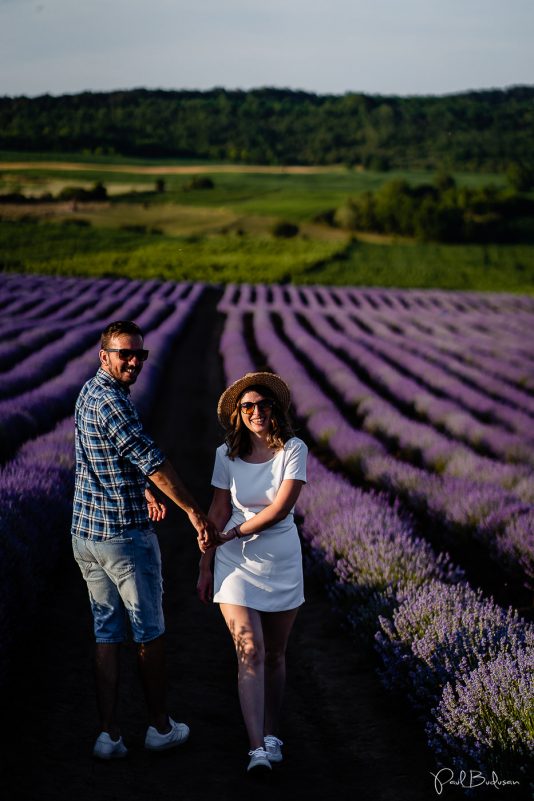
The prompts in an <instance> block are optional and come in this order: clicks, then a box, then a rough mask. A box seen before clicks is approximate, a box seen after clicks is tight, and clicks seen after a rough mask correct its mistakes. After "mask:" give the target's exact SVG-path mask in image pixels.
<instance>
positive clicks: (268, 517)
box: [228, 478, 305, 539]
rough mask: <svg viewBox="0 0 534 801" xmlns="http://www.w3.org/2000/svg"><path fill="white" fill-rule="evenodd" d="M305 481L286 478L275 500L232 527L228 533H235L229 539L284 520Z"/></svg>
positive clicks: (256, 531) (259, 530) (255, 532)
mask: <svg viewBox="0 0 534 801" xmlns="http://www.w3.org/2000/svg"><path fill="white" fill-rule="evenodd" d="M304 483H305V482H304V481H300V480H299V479H296V478H286V479H284V481H282V483H281V484H280V488H279V490H278V492H277V493H276V497H275V499H274V501H273V502H272V503H270V504H269V506H266V507H265V509H262V510H261V512H258V514H257V515H254V517H251V518H250V520H245V522H244V523H241V525H239V526H235V527H234V528H233V529H230V531H229V532H228V534H230V532H233V534H232V535H231V536H229V537H228V539H233V538H234V537H246V536H248V535H250V534H259V533H260V532H261V531H264V530H265V529H266V528H270V527H271V526H273V525H274V524H275V523H278V522H279V521H280V520H283V519H284V518H285V517H287V516H288V514H289V513H290V512H291V510H292V508H293V507H294V505H295V504H296V502H297V499H298V497H299V495H300V491H301V489H302V485H303V484H304Z"/></svg>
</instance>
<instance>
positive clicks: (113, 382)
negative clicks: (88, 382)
mask: <svg viewBox="0 0 534 801" xmlns="http://www.w3.org/2000/svg"><path fill="white" fill-rule="evenodd" d="M96 380H97V381H98V383H99V384H101V385H102V386H105V387H113V388H114V389H119V390H120V391H121V392H124V394H125V395H129V394H130V387H128V386H126V385H125V384H123V383H122V382H121V381H117V379H116V378H113V376H112V375H110V374H109V373H107V372H106V371H105V370H104V369H103V368H102V367H99V368H98V371H97V373H96Z"/></svg>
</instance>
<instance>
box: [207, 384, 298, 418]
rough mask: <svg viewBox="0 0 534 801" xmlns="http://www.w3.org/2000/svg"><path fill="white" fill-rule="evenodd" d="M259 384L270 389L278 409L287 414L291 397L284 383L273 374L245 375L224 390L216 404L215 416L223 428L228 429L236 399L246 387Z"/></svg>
mask: <svg viewBox="0 0 534 801" xmlns="http://www.w3.org/2000/svg"><path fill="white" fill-rule="evenodd" d="M257 384H261V386H263V387H266V388H267V389H270V390H271V392H272V393H273V395H274V397H275V398H276V401H277V403H278V405H279V406H280V408H281V409H282V410H283V411H284V412H287V410H288V409H289V403H290V400H291V396H290V393H289V387H288V386H287V384H286V382H285V381H284V380H283V379H282V378H280V376H279V375H276V374H275V373H246V375H244V376H243V378H239V379H238V380H237V381H234V383H233V384H230V386H229V387H228V388H227V389H225V390H224V392H223V394H222V395H221V397H220V398H219V403H218V404H217V416H218V418H219V423H220V424H221V425H222V427H223V428H228V426H229V424H230V415H231V414H232V412H233V411H234V409H235V407H236V404H237V399H238V398H239V396H240V395H241V394H242V393H243V392H244V391H245V390H246V388H247V387H251V386H255V385H257Z"/></svg>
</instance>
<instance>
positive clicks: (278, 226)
mask: <svg viewBox="0 0 534 801" xmlns="http://www.w3.org/2000/svg"><path fill="white" fill-rule="evenodd" d="M298 232H299V227H298V225H295V223H292V222H287V221H286V220H280V221H278V222H276V223H275V224H274V225H273V227H272V228H271V233H272V235H273V236H276V237H278V238H281V239H291V238H292V237H294V236H297V234H298Z"/></svg>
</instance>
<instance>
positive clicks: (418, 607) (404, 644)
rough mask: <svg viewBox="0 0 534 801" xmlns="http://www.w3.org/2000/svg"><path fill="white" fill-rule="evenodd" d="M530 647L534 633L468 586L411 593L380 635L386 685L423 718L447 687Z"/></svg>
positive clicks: (433, 586) (430, 586)
mask: <svg viewBox="0 0 534 801" xmlns="http://www.w3.org/2000/svg"><path fill="white" fill-rule="evenodd" d="M527 645H529V647H533V646H534V627H532V626H530V625H528V624H527V623H525V622H524V621H523V620H521V619H520V618H519V616H518V614H517V612H515V611H513V610H512V609H508V610H504V609H502V608H501V607H500V606H498V605H497V604H495V602H494V601H493V600H491V599H488V598H484V597H483V596H482V593H481V592H480V591H474V590H472V589H471V588H470V587H469V586H468V585H467V584H465V583H464V582H461V583H459V584H456V585H454V586H453V585H450V584H444V583H443V582H441V581H429V582H427V583H426V584H425V585H424V586H420V587H416V588H410V590H409V591H408V592H406V593H405V595H404V598H403V600H402V602H401V603H400V604H399V606H398V608H396V609H395V610H394V611H393V614H392V616H391V619H388V618H381V619H380V631H378V632H377V634H376V647H377V651H378V653H379V655H380V658H381V662H382V668H381V671H380V673H381V676H382V679H383V680H384V683H385V684H386V685H387V686H389V687H391V688H395V689H398V690H400V691H402V692H403V693H405V695H406V696H407V697H408V698H409V699H410V701H411V702H412V704H413V705H414V706H415V707H417V708H418V709H419V710H421V711H423V712H424V713H425V714H428V712H429V709H430V707H431V706H432V705H434V704H435V703H436V702H437V701H438V700H439V697H440V695H441V691H442V689H443V687H444V686H445V684H447V682H449V681H454V680H456V679H457V677H458V676H460V675H463V674H464V673H466V672H469V671H470V670H473V669H474V668H476V667H477V666H478V665H479V664H480V663H481V662H483V661H484V662H487V661H490V660H492V659H494V658H495V657H497V656H498V655H499V654H503V653H515V652H516V651H518V650H520V649H521V648H524V647H526V646H527Z"/></svg>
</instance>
